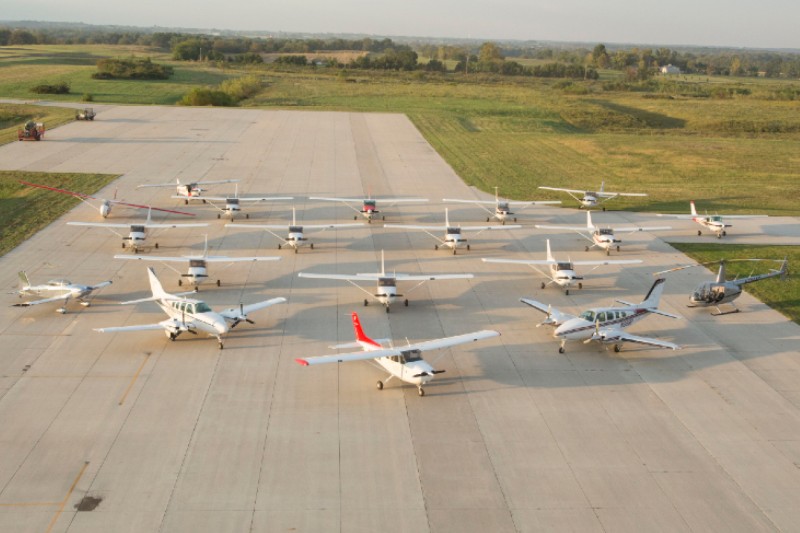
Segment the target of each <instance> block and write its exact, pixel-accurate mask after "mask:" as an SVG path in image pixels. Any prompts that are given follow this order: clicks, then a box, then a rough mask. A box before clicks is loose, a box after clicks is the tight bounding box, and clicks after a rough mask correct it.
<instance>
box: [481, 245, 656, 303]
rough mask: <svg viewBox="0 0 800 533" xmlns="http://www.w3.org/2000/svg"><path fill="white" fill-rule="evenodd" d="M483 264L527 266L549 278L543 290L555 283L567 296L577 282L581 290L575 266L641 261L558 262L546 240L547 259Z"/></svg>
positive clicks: (638, 260)
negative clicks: (542, 268) (547, 269)
mask: <svg viewBox="0 0 800 533" xmlns="http://www.w3.org/2000/svg"><path fill="white" fill-rule="evenodd" d="M483 262H484V263H508V264H513V265H528V266H529V267H531V268H532V269H534V270H535V271H536V272H538V273H539V274H541V275H542V276H544V277H546V278H550V281H548V282H547V283H545V282H544V281H543V282H542V288H543V289H544V288H545V287H546V286H547V285H550V284H551V283H555V284H556V285H558V286H559V287H561V288H562V289H564V291H565V293H566V294H567V295H569V288H570V287H571V286H572V285H573V284H575V283H576V282H577V284H578V288H579V289H582V288H583V276H579V275H578V274H577V273H576V272H575V266H576V265H577V266H594V268H593V269H592V270H594V269H596V268H599V267H601V266H603V265H633V264H636V263H641V262H642V260H641V259H615V260H605V261H558V260H557V259H556V258H554V257H553V254H552V253H551V252H550V239H547V259H489V258H485V257H484V258H483ZM537 266H547V267H549V269H550V273H549V274H547V273H545V272H542V271H541V270H539V269H538V268H536V267H537Z"/></svg>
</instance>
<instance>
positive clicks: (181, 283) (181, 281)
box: [178, 279, 183, 287]
mask: <svg viewBox="0 0 800 533" xmlns="http://www.w3.org/2000/svg"><path fill="white" fill-rule="evenodd" d="M178 287H183V280H182V279H179V280H178Z"/></svg>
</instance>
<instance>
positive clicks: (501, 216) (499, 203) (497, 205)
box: [442, 187, 561, 224]
mask: <svg viewBox="0 0 800 533" xmlns="http://www.w3.org/2000/svg"><path fill="white" fill-rule="evenodd" d="M442 201H443V202H455V203H460V204H474V205H477V206H478V207H480V208H481V209H483V210H484V211H486V212H487V213H488V214H489V215H490V216H488V217H486V222H489V221H490V220H492V218H495V219H497V220H498V221H499V222H500V223H502V224H505V223H506V219H507V218H508V217H509V216H510V215H514V214H515V213H513V212H512V211H511V209H520V210H521V209H525V208H526V207H530V206H532V205H553V204H560V203H561V200H556V201H541V202H538V201H537V202H532V201H531V202H512V201H510V200H501V199H500V196H498V188H497V187H495V188H494V201H491V200H456V199H453V198H443V199H442ZM487 205H493V206H494V210H491V209H489V208H488V207H486V206H487ZM516 221H517V217H514V222H516Z"/></svg>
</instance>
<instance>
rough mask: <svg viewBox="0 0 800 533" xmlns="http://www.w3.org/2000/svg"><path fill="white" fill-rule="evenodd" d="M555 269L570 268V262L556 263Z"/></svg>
mask: <svg viewBox="0 0 800 533" xmlns="http://www.w3.org/2000/svg"><path fill="white" fill-rule="evenodd" d="M556 270H572V263H556Z"/></svg>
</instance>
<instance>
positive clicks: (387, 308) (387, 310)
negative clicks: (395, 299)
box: [386, 305, 389, 313]
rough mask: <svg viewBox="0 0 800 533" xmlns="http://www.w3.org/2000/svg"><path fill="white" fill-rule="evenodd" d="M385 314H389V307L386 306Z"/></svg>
mask: <svg viewBox="0 0 800 533" xmlns="http://www.w3.org/2000/svg"><path fill="white" fill-rule="evenodd" d="M386 312H387V313H388V312H389V306H388V305H387V306H386Z"/></svg>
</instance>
